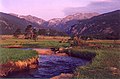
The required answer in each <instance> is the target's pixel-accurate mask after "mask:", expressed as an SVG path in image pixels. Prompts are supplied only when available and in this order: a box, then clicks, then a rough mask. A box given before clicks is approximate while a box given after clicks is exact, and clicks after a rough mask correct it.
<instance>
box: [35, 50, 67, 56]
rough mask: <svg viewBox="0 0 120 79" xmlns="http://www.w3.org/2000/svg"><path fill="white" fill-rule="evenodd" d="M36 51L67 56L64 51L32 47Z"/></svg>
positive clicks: (43, 53) (41, 53) (42, 53)
mask: <svg viewBox="0 0 120 79" xmlns="http://www.w3.org/2000/svg"><path fill="white" fill-rule="evenodd" d="M33 50H35V51H37V52H38V54H40V55H56V56H68V55H67V54H66V53H64V52H61V53H58V52H54V51H52V50H51V49H33Z"/></svg>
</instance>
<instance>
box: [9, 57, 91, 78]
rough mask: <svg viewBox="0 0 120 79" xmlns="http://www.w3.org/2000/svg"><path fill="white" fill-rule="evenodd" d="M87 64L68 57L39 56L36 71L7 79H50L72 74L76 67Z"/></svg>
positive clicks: (14, 75) (11, 75) (32, 70)
mask: <svg viewBox="0 0 120 79" xmlns="http://www.w3.org/2000/svg"><path fill="white" fill-rule="evenodd" d="M87 63H89V61H86V60H83V59H80V58H75V57H70V56H55V55H39V67H38V69H31V70H29V71H22V72H19V73H14V74H9V75H8V76H7V78H51V77H54V76H57V75H60V74H61V73H73V72H74V70H75V69H76V67H78V66H84V65H86V64H87Z"/></svg>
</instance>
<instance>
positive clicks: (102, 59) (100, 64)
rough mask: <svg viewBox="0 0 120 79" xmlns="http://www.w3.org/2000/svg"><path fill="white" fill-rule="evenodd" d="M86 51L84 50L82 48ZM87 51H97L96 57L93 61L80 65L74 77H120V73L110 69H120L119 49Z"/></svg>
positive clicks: (109, 78)
mask: <svg viewBox="0 0 120 79" xmlns="http://www.w3.org/2000/svg"><path fill="white" fill-rule="evenodd" d="M85 50H87V49H85ZM82 51H84V50H82ZM87 51H89V52H91V51H95V53H96V57H95V58H94V59H93V61H92V63H91V64H89V65H87V66H83V67H78V68H77V69H76V71H75V77H74V78H81V79H82V78H86V79H118V78H120V75H118V74H117V75H115V74H114V72H113V71H111V70H110V68H111V67H114V68H117V69H118V70H120V52H119V51H120V50H119V49H112V50H111V49H95V50H93V49H91V50H90V49H88V50H87Z"/></svg>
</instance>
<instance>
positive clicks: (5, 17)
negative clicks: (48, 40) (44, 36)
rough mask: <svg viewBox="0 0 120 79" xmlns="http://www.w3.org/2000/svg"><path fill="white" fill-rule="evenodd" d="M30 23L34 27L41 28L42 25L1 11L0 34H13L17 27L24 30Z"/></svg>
mask: <svg viewBox="0 0 120 79" xmlns="http://www.w3.org/2000/svg"><path fill="white" fill-rule="evenodd" d="M30 24H31V25H32V26H33V27H37V28H40V26H39V25H38V24H36V23H34V22H30V21H27V20H25V19H22V18H18V17H16V16H13V15H10V14H6V13H2V12H0V30H1V31H0V34H13V33H14V31H15V30H16V29H17V28H20V29H21V30H22V31H24V29H25V28H26V27H27V25H30Z"/></svg>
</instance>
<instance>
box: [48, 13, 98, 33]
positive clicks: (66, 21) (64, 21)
mask: <svg viewBox="0 0 120 79" xmlns="http://www.w3.org/2000/svg"><path fill="white" fill-rule="evenodd" d="M97 15H99V14H98V13H76V14H73V15H68V16H66V17H65V18H54V19H51V20H49V21H48V22H47V23H46V26H47V27H50V28H53V29H55V30H58V31H64V32H65V31H66V29H68V28H69V27H70V26H72V25H75V24H77V23H78V20H83V19H89V18H91V17H93V16H97Z"/></svg>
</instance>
